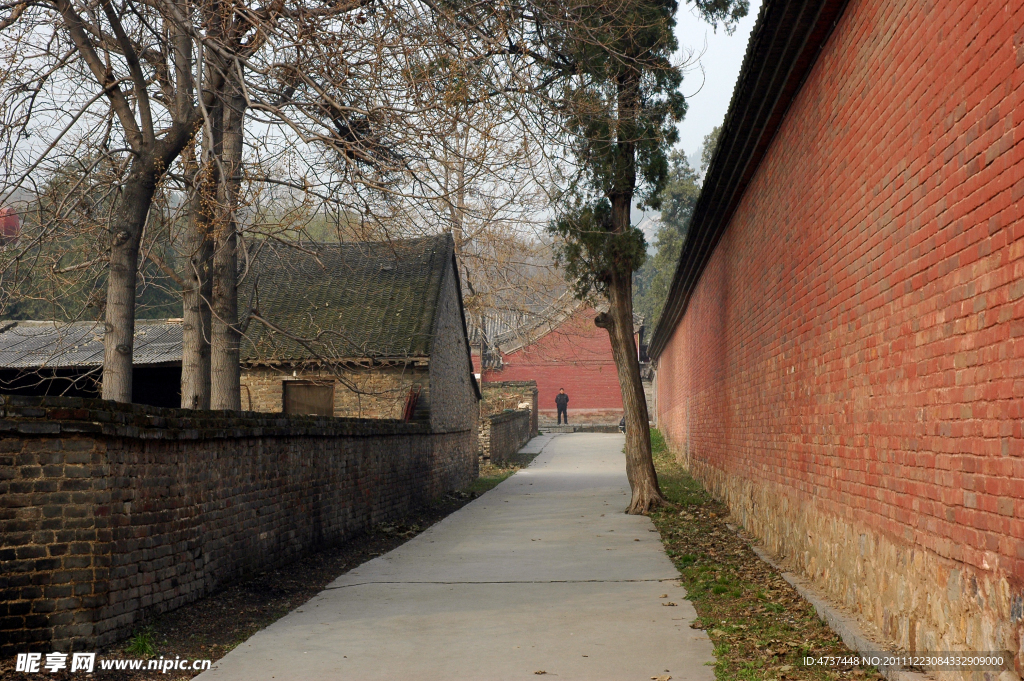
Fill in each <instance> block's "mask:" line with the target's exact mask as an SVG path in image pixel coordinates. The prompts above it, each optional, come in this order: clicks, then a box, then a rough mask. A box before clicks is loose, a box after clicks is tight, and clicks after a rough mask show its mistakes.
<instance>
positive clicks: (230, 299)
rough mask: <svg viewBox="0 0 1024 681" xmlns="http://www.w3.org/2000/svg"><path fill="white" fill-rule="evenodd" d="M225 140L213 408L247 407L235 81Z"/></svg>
mask: <svg viewBox="0 0 1024 681" xmlns="http://www.w3.org/2000/svg"><path fill="white" fill-rule="evenodd" d="M224 93H225V97H224V109H223V121H224V129H223V140H222V145H221V153H220V155H219V158H220V164H219V165H220V168H219V169H220V173H221V177H220V182H218V184H217V211H218V215H217V221H216V229H215V234H214V240H215V251H214V256H213V302H212V306H213V315H212V316H213V324H212V326H213V334H212V337H211V355H210V407H211V408H213V409H233V410H236V411H238V410H241V408H242V390H241V378H242V377H241V368H240V366H239V351H238V346H239V340H240V339H241V333H240V332H239V328H238V225H237V222H236V214H235V210H236V208H237V206H238V191H239V187H240V184H241V182H240V180H241V178H240V173H241V167H242V147H243V142H244V139H243V134H244V118H245V99H244V98H243V97H242V94H241V89H240V87H239V84H238V82H237V80H236V77H231V78H228V79H226V82H225V85H224Z"/></svg>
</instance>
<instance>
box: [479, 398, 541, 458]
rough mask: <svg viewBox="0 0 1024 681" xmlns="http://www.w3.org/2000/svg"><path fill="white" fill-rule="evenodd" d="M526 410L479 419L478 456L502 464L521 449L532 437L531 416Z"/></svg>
mask: <svg viewBox="0 0 1024 681" xmlns="http://www.w3.org/2000/svg"><path fill="white" fill-rule="evenodd" d="M534 413H535V412H531V411H529V410H527V409H521V410H516V411H506V412H502V413H500V414H491V415H489V416H484V417H481V419H480V456H481V457H482V458H484V459H488V460H489V461H490V462H491V463H502V462H504V461H507V460H508V458H509V457H511V456H512V455H513V454H515V453H516V452H518V451H519V450H520V449H522V447H523V445H525V444H526V443H527V442H529V441H530V438H531V437H533V435H532V433H531V426H530V424H531V422H532V420H533V418H532V416H533V414H534Z"/></svg>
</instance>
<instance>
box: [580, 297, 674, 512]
mask: <svg viewBox="0 0 1024 681" xmlns="http://www.w3.org/2000/svg"><path fill="white" fill-rule="evenodd" d="M632 288H633V286H632V281H631V279H630V278H628V277H622V278H620V277H613V280H612V281H611V282H610V283H609V286H608V303H609V307H608V311H607V312H603V313H601V314H600V315H598V317H597V319H596V320H595V323H596V324H597V325H598V326H600V327H603V328H604V329H606V330H607V331H608V337H609V339H610V340H611V344H612V357H613V358H614V360H615V368H616V371H617V373H618V376H619V388H620V389H621V391H622V407H623V411H624V412H625V416H626V478H627V479H628V480H629V486H630V489H632V490H633V498H632V499H631V500H630V503H629V508H627V509H626V513H631V514H646V513H648V512H650V511H651V510H652V509H654V508H656V507H658V506H662V505H665V504H667V503H668V501H667V500H666V499H665V497H664V496H663V495H662V493H661V489H660V488H659V487H658V474H657V472H656V471H655V470H654V459H653V456H652V454H651V430H650V425H649V423H650V416H649V414H648V412H647V398H646V396H645V395H644V386H643V382H642V381H641V379H640V362H639V360H638V358H637V347H636V342H635V341H634V338H633V291H632Z"/></svg>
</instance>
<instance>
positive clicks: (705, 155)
mask: <svg viewBox="0 0 1024 681" xmlns="http://www.w3.org/2000/svg"><path fill="white" fill-rule="evenodd" d="M721 134H722V126H720V125H716V126H715V127H714V128H712V129H711V132H709V133H708V134H706V135H704V147H703V148H702V149H701V151H700V173H701V175H704V174H706V173H707V172H708V168H709V167H711V159H712V158H714V156H715V150H716V149H718V137H719V135H721Z"/></svg>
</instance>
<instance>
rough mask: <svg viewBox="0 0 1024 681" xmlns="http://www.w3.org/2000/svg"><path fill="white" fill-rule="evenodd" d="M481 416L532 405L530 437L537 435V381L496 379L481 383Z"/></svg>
mask: <svg viewBox="0 0 1024 681" xmlns="http://www.w3.org/2000/svg"><path fill="white" fill-rule="evenodd" d="M480 392H482V393H483V400H481V402H480V418H481V419H483V418H484V417H485V416H490V415H491V414H499V413H501V412H503V411H505V410H506V409H520V408H521V407H520V405H522V404H529V405H530V412H531V414H530V437H534V436H536V435H537V428H538V424H537V414H538V409H537V407H538V404H537V381H496V382H493V383H481V384H480Z"/></svg>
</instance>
